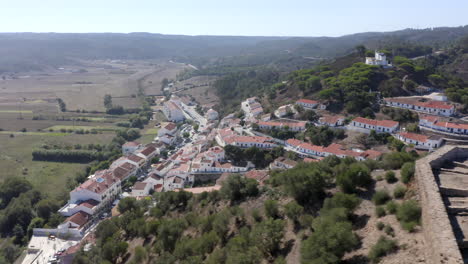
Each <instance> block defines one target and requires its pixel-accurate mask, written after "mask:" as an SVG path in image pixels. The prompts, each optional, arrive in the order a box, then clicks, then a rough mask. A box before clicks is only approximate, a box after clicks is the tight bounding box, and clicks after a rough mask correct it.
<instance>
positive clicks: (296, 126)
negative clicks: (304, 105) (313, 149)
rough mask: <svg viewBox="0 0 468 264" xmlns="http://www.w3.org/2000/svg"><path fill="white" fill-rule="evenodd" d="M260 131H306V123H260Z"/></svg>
mask: <svg viewBox="0 0 468 264" xmlns="http://www.w3.org/2000/svg"><path fill="white" fill-rule="evenodd" d="M258 127H259V128H260V129H268V130H270V129H277V130H281V129H287V130H288V131H304V130H305V129H306V122H304V121H298V122H278V121H267V122H265V121H258Z"/></svg>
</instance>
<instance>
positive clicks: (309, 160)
mask: <svg viewBox="0 0 468 264" xmlns="http://www.w3.org/2000/svg"><path fill="white" fill-rule="evenodd" d="M319 161H320V159H312V158H304V162H306V163H309V162H319Z"/></svg>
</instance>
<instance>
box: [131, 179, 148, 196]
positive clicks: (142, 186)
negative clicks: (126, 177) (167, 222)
mask: <svg viewBox="0 0 468 264" xmlns="http://www.w3.org/2000/svg"><path fill="white" fill-rule="evenodd" d="M152 187H153V185H151V184H149V183H147V182H136V183H135V184H134V185H133V188H132V192H131V194H130V195H131V196H133V197H140V196H147V195H149V193H150V191H151V190H152V189H153V188H152Z"/></svg>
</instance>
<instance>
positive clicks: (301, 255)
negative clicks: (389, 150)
mask: <svg viewBox="0 0 468 264" xmlns="http://www.w3.org/2000/svg"><path fill="white" fill-rule="evenodd" d="M391 155H393V156H394V157H388V158H384V159H383V161H381V162H356V161H355V160H354V159H341V160H340V159H338V158H336V157H329V158H326V159H325V160H324V161H322V162H318V163H309V164H306V163H301V164H299V165H298V166H297V167H295V168H294V169H290V170H286V171H276V172H273V174H272V176H271V178H270V179H269V180H268V181H267V184H266V185H263V186H259V185H258V183H257V182H256V181H255V180H254V179H250V178H244V177H242V176H239V175H231V176H229V177H227V179H225V180H224V182H223V183H222V188H221V190H220V191H211V192H204V193H201V194H191V193H188V192H184V191H179V192H164V193H155V194H154V195H153V196H152V197H151V198H147V199H146V200H141V201H137V200H135V199H134V198H125V199H123V200H121V201H120V203H119V205H118V209H119V211H120V214H121V215H120V216H116V217H113V218H111V219H110V220H106V221H104V222H103V223H101V224H100V225H99V226H98V228H97V229H96V238H97V241H96V245H95V246H93V247H92V248H91V250H88V251H79V252H78V254H77V255H76V256H75V258H74V263H80V264H81V263H82V264H85V263H97V262H99V263H100V262H102V261H104V262H105V263H107V262H110V263H246V264H247V263H329V264H333V263H341V260H343V259H346V260H347V263H368V262H369V261H372V262H374V263H376V262H378V261H379V260H380V259H382V258H385V259H386V260H387V261H388V260H389V261H391V263H414V262H415V261H416V260H417V259H418V260H419V259H421V255H422V254H423V252H422V249H421V247H420V246H419V244H421V243H422V236H421V232H420V228H419V226H418V222H419V217H420V207H419V206H418V205H417V202H416V201H415V200H413V198H414V197H413V196H412V194H411V193H410V192H406V190H407V187H404V185H403V184H402V183H395V181H399V179H400V180H402V181H403V182H405V183H409V180H410V179H411V177H412V173H411V172H410V173H409V174H408V173H406V172H402V173H401V176H399V174H398V177H396V178H395V179H394V180H392V181H389V182H390V183H385V182H383V181H381V179H382V176H383V174H382V173H376V172H375V171H374V172H372V171H373V170H375V169H376V168H391V167H394V166H396V167H399V166H401V163H400V164H394V163H392V162H390V160H392V159H394V158H397V156H398V158H399V159H401V161H402V162H404V161H409V160H412V159H413V158H412V157H411V155H409V154H408V153H405V152H401V153H395V154H391ZM389 162H390V163H389ZM408 164H410V163H408ZM389 171H391V170H389ZM392 173H393V172H387V174H392ZM392 175H394V176H395V174H392ZM408 186H411V185H408ZM397 189H399V191H396V190H397ZM393 190H395V192H394V197H395V198H394V199H393V198H392V197H391V196H390V195H389V193H388V192H389V191H391V192H393ZM375 191H377V192H376V194H374V195H373V193H374V192H375ZM377 193H378V194H377ZM405 193H407V194H406V195H405ZM152 201H157V203H156V205H155V206H152V204H153V203H152ZM385 203H386V204H387V206H386V208H387V209H384V207H385V206H379V205H383V204H385ZM376 208H380V209H379V210H377V209H376ZM374 210H375V212H377V211H381V210H383V211H384V212H385V211H387V212H388V215H387V216H385V217H384V215H382V214H381V213H374ZM382 225H383V226H382ZM384 227H385V228H384ZM366 233H368V234H367V235H366ZM369 234H372V236H370V235H369ZM368 235H369V236H368ZM379 236H380V237H381V238H380V239H379V241H377V238H378V237H379ZM380 240H384V241H380ZM384 242H385V243H384ZM388 243H390V244H391V246H390V247H388V245H387V246H383V245H384V244H388ZM382 246H383V248H381V247H382ZM416 253H417V254H416Z"/></svg>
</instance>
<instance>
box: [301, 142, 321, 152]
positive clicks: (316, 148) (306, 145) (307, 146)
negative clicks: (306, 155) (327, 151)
mask: <svg viewBox="0 0 468 264" xmlns="http://www.w3.org/2000/svg"><path fill="white" fill-rule="evenodd" d="M299 147H301V148H304V149H308V150H311V151H315V152H324V148H323V147H321V146H316V145H312V144H310V143H306V142H304V143H301V144H300V145H299Z"/></svg>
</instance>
